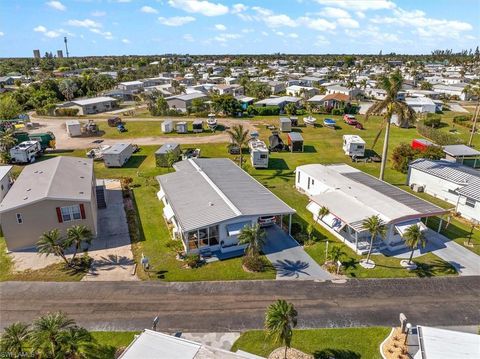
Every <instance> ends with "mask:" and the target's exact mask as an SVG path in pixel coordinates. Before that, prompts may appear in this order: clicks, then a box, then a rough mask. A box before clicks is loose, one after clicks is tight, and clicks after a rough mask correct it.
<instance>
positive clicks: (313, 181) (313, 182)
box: [312, 178, 315, 186]
mask: <svg viewBox="0 0 480 359" xmlns="http://www.w3.org/2000/svg"><path fill="white" fill-rule="evenodd" d="M314 184H315V180H314V179H313V178H312V186H313V185H314Z"/></svg>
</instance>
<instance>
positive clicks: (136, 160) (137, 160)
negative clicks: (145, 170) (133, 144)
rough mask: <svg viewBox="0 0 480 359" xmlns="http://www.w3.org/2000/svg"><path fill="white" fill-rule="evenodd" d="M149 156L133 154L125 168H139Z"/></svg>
mask: <svg viewBox="0 0 480 359" xmlns="http://www.w3.org/2000/svg"><path fill="white" fill-rule="evenodd" d="M146 158H147V156H145V155H139V156H138V155H137V156H132V157H130V159H129V160H128V161H127V163H125V165H124V166H123V168H138V167H140V166H141V165H142V163H143V161H145V160H146Z"/></svg>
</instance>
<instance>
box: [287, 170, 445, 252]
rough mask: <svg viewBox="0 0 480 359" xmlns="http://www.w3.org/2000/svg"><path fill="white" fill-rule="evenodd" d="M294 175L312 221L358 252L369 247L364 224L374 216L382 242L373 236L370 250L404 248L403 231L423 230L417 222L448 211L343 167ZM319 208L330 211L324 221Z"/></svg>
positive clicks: (368, 235)
mask: <svg viewBox="0 0 480 359" xmlns="http://www.w3.org/2000/svg"><path fill="white" fill-rule="evenodd" d="M295 173H296V179H295V187H296V188H297V190H298V191H300V192H302V193H305V194H306V195H308V196H309V199H310V202H309V204H308V205H307V210H308V211H310V212H311V213H312V215H313V218H314V220H315V221H317V222H318V223H320V225H322V226H323V227H324V228H326V229H327V230H328V231H329V232H330V233H332V234H333V235H334V236H336V237H337V238H339V239H340V240H342V241H343V242H344V243H345V244H346V245H348V246H349V247H350V248H352V249H353V250H355V251H357V252H358V253H365V252H366V251H368V249H369V247H370V244H369V241H370V233H368V232H367V231H365V230H364V229H363V221H364V220H365V219H367V218H369V217H371V216H379V217H380V219H381V220H382V221H383V223H384V224H385V225H386V226H387V234H386V236H385V238H383V240H380V239H379V238H376V239H375V241H374V247H375V248H377V249H381V248H385V249H387V250H389V251H395V250H397V249H403V248H404V247H405V244H404V240H403V238H402V236H403V233H404V232H405V230H406V229H407V228H408V227H410V226H412V225H418V226H420V227H421V228H422V229H423V230H426V227H425V225H424V224H423V223H422V222H421V220H422V219H425V220H426V218H428V217H432V216H442V215H444V214H447V213H448V210H445V209H443V208H440V207H437V206H435V205H433V204H431V203H429V202H427V201H424V200H422V199H420V198H418V197H416V196H414V195H412V194H410V193H408V192H405V191H403V190H401V189H399V188H398V187H395V186H393V185H391V184H389V183H387V182H384V181H381V180H379V179H377V178H375V177H373V176H370V175H368V174H366V173H364V172H362V171H360V170H358V169H356V168H353V167H351V166H349V165H346V164H336V165H326V166H325V165H321V164H309V165H303V166H299V167H297V168H296V170H295ZM321 207H326V208H328V209H329V212H330V213H329V214H328V215H326V216H324V217H323V218H319V215H318V213H319V210H320V208H321Z"/></svg>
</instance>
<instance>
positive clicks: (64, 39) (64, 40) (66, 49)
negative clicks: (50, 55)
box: [63, 36, 68, 58]
mask: <svg viewBox="0 0 480 359" xmlns="http://www.w3.org/2000/svg"><path fill="white" fill-rule="evenodd" d="M63 42H64V43H65V53H66V54H67V58H68V46H67V37H66V36H65V37H64V38H63Z"/></svg>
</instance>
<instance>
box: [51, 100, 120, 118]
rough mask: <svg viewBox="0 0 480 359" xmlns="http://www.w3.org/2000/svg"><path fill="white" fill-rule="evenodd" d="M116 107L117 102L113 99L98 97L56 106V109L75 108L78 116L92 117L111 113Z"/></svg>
mask: <svg viewBox="0 0 480 359" xmlns="http://www.w3.org/2000/svg"><path fill="white" fill-rule="evenodd" d="M116 107H117V100H116V99H114V98H113V97H107V96H100V97H92V98H86V99H82V100H73V101H69V102H65V103H63V104H61V105H58V106H57V108H76V109H78V115H93V114H96V113H101V112H106V111H111V110H113V109H115V108H116Z"/></svg>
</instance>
